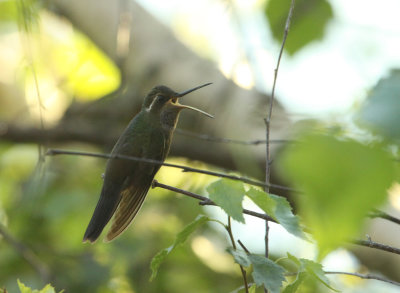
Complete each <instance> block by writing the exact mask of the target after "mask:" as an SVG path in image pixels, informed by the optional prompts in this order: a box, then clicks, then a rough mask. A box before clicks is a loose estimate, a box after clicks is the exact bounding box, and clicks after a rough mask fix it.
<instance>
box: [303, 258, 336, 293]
mask: <svg viewBox="0 0 400 293" xmlns="http://www.w3.org/2000/svg"><path fill="white" fill-rule="evenodd" d="M300 262H301V265H302V267H303V268H305V270H306V272H307V273H308V274H310V275H311V276H313V277H314V278H316V279H317V280H318V281H320V282H321V283H322V284H324V285H325V286H326V287H328V288H329V289H331V290H333V291H337V290H336V289H334V288H332V287H331V286H330V285H329V283H330V282H329V279H328V278H327V276H326V275H325V273H324V270H323V269H322V265H321V264H319V263H317V262H314V261H312V260H309V259H304V258H301V259H300Z"/></svg>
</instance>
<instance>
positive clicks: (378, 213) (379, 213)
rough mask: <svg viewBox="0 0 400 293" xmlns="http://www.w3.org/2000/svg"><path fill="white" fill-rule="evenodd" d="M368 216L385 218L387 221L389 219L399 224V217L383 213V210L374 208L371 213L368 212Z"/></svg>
mask: <svg viewBox="0 0 400 293" xmlns="http://www.w3.org/2000/svg"><path fill="white" fill-rule="evenodd" d="M368 217H370V218H381V219H385V220H388V221H390V222H392V223H395V224H398V225H400V219H399V218H396V217H393V216H391V215H389V214H387V213H385V212H384V211H381V210H377V209H374V210H373V211H372V212H371V213H369V215H368Z"/></svg>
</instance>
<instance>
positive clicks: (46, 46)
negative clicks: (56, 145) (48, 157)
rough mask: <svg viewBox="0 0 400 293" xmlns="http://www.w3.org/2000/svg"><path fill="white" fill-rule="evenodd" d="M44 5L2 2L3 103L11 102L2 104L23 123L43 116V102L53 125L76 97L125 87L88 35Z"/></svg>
mask: <svg viewBox="0 0 400 293" xmlns="http://www.w3.org/2000/svg"><path fill="white" fill-rule="evenodd" d="M41 4H42V2H41V1H34V0H30V1H27V0H14V1H7V0H6V1H1V2H0V64H2V71H1V72H0V93H2V95H1V96H0V105H1V106H6V107H7V110H5V108H3V107H0V113H1V114H4V115H5V117H7V118H8V116H10V117H11V118H15V115H16V114H19V116H21V119H20V120H21V121H23V122H28V121H29V122H31V120H29V119H34V121H38V120H39V118H38V117H39V116H40V113H39V112H40V111H39V104H40V105H41V112H42V114H44V115H45V117H46V121H47V122H48V123H49V124H51V123H52V122H53V123H54V122H56V121H57V120H58V119H60V118H61V117H62V115H63V113H64V111H65V110H66V108H67V107H68V106H69V105H70V103H71V101H72V99H74V98H75V99H79V100H89V99H90V100H93V99H97V98H100V97H102V96H104V95H106V94H109V93H110V92H112V91H114V90H116V89H117V88H118V87H119V86H120V80H121V76H120V72H119V69H118V68H117V66H115V64H114V63H113V62H112V61H111V60H110V59H109V58H108V57H107V56H106V55H105V54H104V53H103V52H102V51H101V50H99V49H98V48H97V46H96V45H95V44H93V42H92V41H91V40H90V39H89V38H88V37H87V36H85V35H83V34H82V33H80V32H79V31H77V30H75V29H74V28H73V27H72V25H71V24H70V23H68V22H66V21H65V20H63V19H61V18H59V17H57V16H55V15H53V14H51V13H49V12H47V11H46V10H44V9H43V7H42V6H41ZM18 28H19V30H18ZM39 100H40V102H39ZM22 112H23V113H26V112H28V115H21V113H22ZM2 118H4V117H2Z"/></svg>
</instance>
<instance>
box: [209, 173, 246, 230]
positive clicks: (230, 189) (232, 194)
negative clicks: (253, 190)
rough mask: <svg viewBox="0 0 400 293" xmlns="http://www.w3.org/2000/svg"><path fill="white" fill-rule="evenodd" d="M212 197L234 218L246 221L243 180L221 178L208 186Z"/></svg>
mask: <svg viewBox="0 0 400 293" xmlns="http://www.w3.org/2000/svg"><path fill="white" fill-rule="evenodd" d="M207 192H208V194H209V196H210V199H211V200H212V201H213V202H215V203H216V204H217V205H218V206H219V207H221V208H222V209H223V210H224V211H225V212H226V213H227V214H228V215H229V216H231V217H232V219H234V220H236V221H238V222H241V223H244V217H243V207H242V201H243V197H244V194H245V190H244V186H243V183H242V182H239V181H234V180H229V179H220V180H218V181H215V182H213V183H211V184H210V185H208V186H207Z"/></svg>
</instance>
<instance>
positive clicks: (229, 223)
mask: <svg viewBox="0 0 400 293" xmlns="http://www.w3.org/2000/svg"><path fill="white" fill-rule="evenodd" d="M225 229H226V231H227V232H228V235H229V238H230V240H231V243H232V248H233V249H234V250H236V243H235V239H234V238H233V233H232V224H231V217H230V216H228V225H226V226H225ZM239 267H240V271H241V272H242V277H243V283H244V288H245V291H246V293H249V288H248V285H247V277H246V270H245V269H244V268H243V266H242V265H241V264H239Z"/></svg>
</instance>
